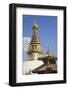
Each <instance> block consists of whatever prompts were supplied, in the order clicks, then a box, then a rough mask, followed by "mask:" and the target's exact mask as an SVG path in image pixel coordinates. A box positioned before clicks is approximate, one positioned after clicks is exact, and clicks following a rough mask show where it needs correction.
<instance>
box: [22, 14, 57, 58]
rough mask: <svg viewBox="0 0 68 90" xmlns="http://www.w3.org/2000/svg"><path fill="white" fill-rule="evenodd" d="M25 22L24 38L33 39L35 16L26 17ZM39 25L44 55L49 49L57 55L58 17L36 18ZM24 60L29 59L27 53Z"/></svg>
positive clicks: (24, 17)
mask: <svg viewBox="0 0 68 90" xmlns="http://www.w3.org/2000/svg"><path fill="white" fill-rule="evenodd" d="M22 18H23V19H24V20H22V21H23V23H24V24H23V32H24V33H23V37H27V38H31V37H32V33H33V31H32V25H33V24H34V21H35V16H33V15H24V16H23V17H22ZM36 22H37V24H38V35H39V38H40V42H41V45H42V48H43V51H44V53H45V52H47V50H48V47H49V48H50V50H51V51H52V53H53V54H55V55H57V16H36ZM24 59H27V53H26V51H24Z"/></svg>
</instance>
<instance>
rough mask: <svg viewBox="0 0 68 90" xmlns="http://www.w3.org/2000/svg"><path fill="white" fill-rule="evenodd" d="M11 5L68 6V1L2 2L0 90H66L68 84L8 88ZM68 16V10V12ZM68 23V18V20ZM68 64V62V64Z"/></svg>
mask: <svg viewBox="0 0 68 90" xmlns="http://www.w3.org/2000/svg"><path fill="white" fill-rule="evenodd" d="M9 3H25V4H27V3H28V4H42V5H59V6H67V7H68V4H67V3H68V0H0V90H6V89H7V90H12V89H13V90H15V89H17V90H22V89H23V90H29V89H30V90H35V89H38V90H41V89H42V90H50V89H51V90H57V89H59V90H60V89H62V90H64V89H65V90H66V89H67V88H68V84H56V85H41V86H27V87H14V88H12V87H10V86H8V77H9V76H8V70H9V66H8V64H9V57H8V56H9V55H8V54H9V52H8V51H9V49H8V48H9V42H8V40H9V12H8V11H9V8H8V6H9ZM67 14H68V10H67ZM67 21H68V18H67ZM67 33H68V31H67ZM67 63H68V62H67ZM67 67H68V66H67Z"/></svg>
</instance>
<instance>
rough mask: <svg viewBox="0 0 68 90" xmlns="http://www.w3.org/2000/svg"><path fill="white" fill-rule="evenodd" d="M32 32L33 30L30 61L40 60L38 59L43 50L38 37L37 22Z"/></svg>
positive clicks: (29, 53) (29, 50) (29, 49)
mask: <svg viewBox="0 0 68 90" xmlns="http://www.w3.org/2000/svg"><path fill="white" fill-rule="evenodd" d="M32 30H33V35H32V39H31V41H30V45H29V48H28V55H29V60H38V57H39V56H40V54H41V53H42V48H41V44H40V40H39V37H38V25H37V23H36V21H35V22H34V24H33V26H32Z"/></svg>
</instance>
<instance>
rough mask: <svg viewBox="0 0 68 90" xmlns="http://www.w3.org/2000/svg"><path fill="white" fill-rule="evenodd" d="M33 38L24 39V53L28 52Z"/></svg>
mask: <svg viewBox="0 0 68 90" xmlns="http://www.w3.org/2000/svg"><path fill="white" fill-rule="evenodd" d="M30 41H31V38H30V37H24V38H23V44H24V47H23V48H24V51H27V50H28V47H29V44H30Z"/></svg>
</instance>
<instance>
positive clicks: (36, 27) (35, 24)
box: [32, 16, 38, 30]
mask: <svg viewBox="0 0 68 90" xmlns="http://www.w3.org/2000/svg"><path fill="white" fill-rule="evenodd" d="M36 18H37V16H34V24H33V27H32V28H33V30H38V25H37V23H36Z"/></svg>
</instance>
